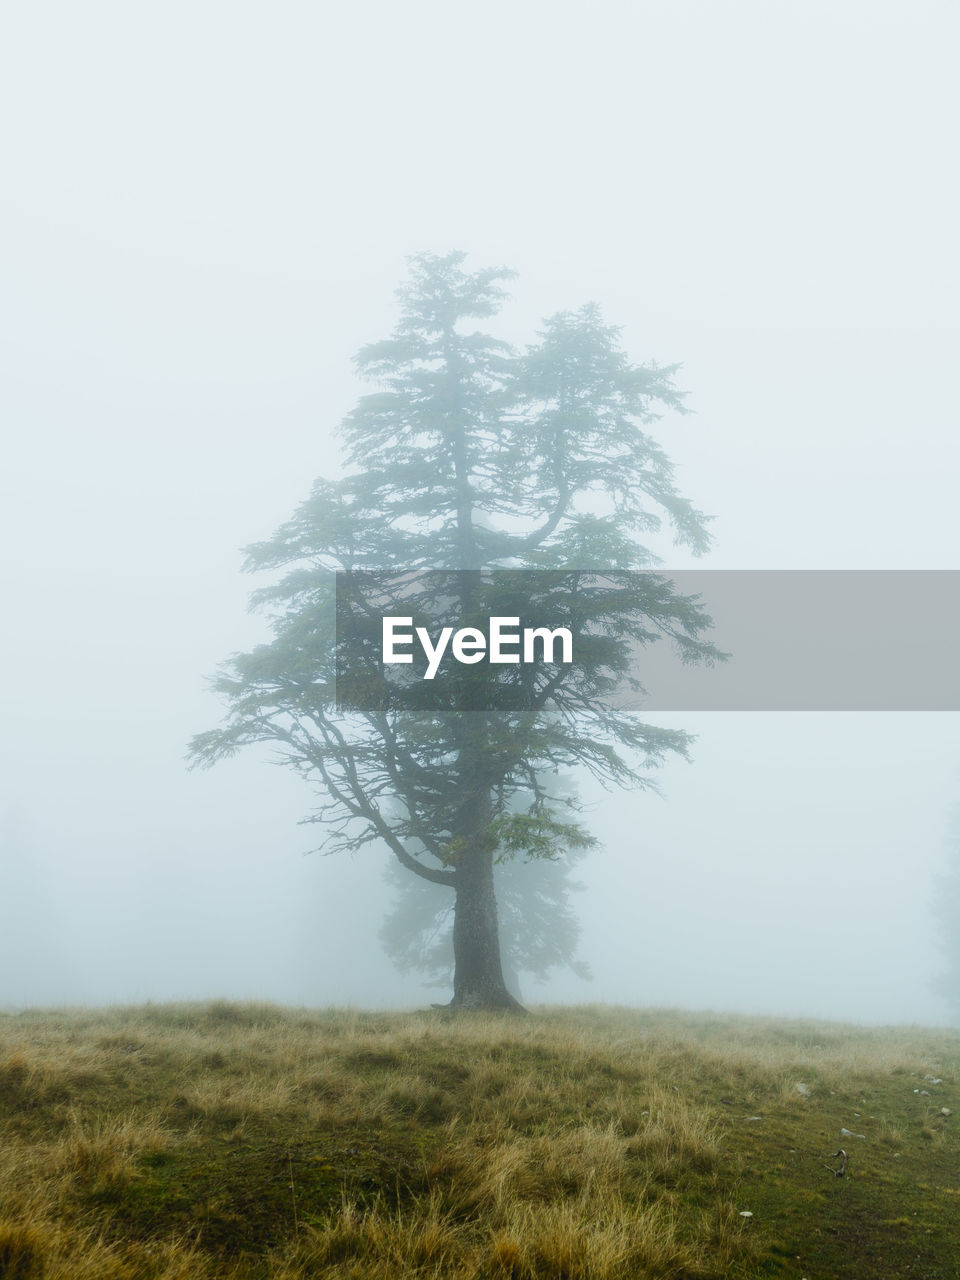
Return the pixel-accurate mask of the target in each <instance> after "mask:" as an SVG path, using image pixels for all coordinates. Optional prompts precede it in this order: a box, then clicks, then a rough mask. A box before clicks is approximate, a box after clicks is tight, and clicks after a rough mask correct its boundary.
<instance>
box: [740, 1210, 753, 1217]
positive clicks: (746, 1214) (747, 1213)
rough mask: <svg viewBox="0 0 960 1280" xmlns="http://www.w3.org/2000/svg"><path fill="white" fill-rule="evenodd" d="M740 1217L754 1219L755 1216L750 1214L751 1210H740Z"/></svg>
mask: <svg viewBox="0 0 960 1280" xmlns="http://www.w3.org/2000/svg"><path fill="white" fill-rule="evenodd" d="M740 1217H741V1218H752V1217H753V1214H752V1213H751V1212H750V1210H749V1209H741V1210H740Z"/></svg>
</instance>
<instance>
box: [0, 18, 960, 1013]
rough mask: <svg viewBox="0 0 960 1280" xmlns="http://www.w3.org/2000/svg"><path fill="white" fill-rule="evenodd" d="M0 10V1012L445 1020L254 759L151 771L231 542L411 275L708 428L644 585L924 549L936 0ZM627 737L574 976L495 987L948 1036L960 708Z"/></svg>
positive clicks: (685, 455) (939, 408) (947, 248)
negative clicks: (636, 369)
mask: <svg viewBox="0 0 960 1280" xmlns="http://www.w3.org/2000/svg"><path fill="white" fill-rule="evenodd" d="M0 24H2V31H0V97H2V109H0V118H2V120H3V121H4V124H3V126H2V129H3V169H4V173H5V184H4V185H5V189H6V191H5V196H4V200H3V207H2V213H0V218H2V221H3V235H2V243H3V253H2V259H3V280H2V301H0V308H2V325H3V350H4V353H5V360H4V365H5V369H4V375H3V393H2V396H3V420H4V424H5V428H6V430H5V437H6V444H5V448H4V465H3V468H2V474H0V486H2V494H0V521H2V536H0V556H2V560H3V594H2V601H3V606H4V607H3V616H4V622H3V627H2V632H0V645H2V657H0V663H2V672H3V694H2V752H3V755H2V766H3V767H2V779H0V839H2V851H0V886H2V908H0V910H2V917H0V1006H2V1007H7V1008H20V1007H23V1006H26V1005H33V1004H43V1005H48V1004H62V1003H76V1002H86V1003H103V1002H113V1001H142V1000H147V999H150V1000H169V999H196V998H205V997H211V996H228V997H233V998H258V999H269V1000H275V1001H282V1002H293V1003H305V1004H310V1005H323V1004H331V1003H335V1004H348V1003H352V1004H358V1005H375V1006H397V1007H417V1006H418V1005H422V1004H424V1003H425V1002H427V1001H429V1000H436V999H438V998H440V997H438V996H437V994H436V991H435V990H433V989H431V990H429V991H428V990H427V989H426V988H424V987H423V986H422V985H421V983H420V981H419V980H418V979H417V978H416V977H415V976H414V977H411V976H410V975H406V976H403V975H400V974H398V973H396V972H395V971H394V969H393V968H392V966H391V964H390V962H389V960H388V959H387V957H386V956H385V955H384V953H383V951H382V949H381V946H380V943H379V941H378V937H377V933H378V929H379V926H380V923H381V921H382V918H383V914H384V911H385V910H386V908H387V906H388V904H389V901H390V891H389V890H388V888H387V887H386V886H385V885H384V884H383V883H382V881H381V868H382V864H383V862H384V859H385V856H386V855H385V854H384V853H382V852H381V851H379V850H376V849H368V850H366V851H365V852H363V853H358V854H357V855H356V856H354V857H352V858H351V857H349V856H346V857H342V858H337V859H334V858H325V857H321V856H316V855H314V856H306V854H307V851H309V850H310V849H311V848H312V847H313V846H314V845H315V844H316V842H317V838H316V832H315V830H313V829H312V828H310V827H304V826H298V825H297V824H298V819H300V818H301V817H302V816H303V815H304V814H305V813H306V812H307V810H308V809H309V808H310V807H311V800H312V797H311V794H310V791H309V788H308V787H307V786H306V785H305V784H304V783H303V782H302V781H300V780H299V779H297V778H296V777H294V776H293V775H292V774H290V773H288V772H287V771H285V770H283V769H279V768H276V767H274V766H273V765H272V764H271V763H270V759H269V753H268V752H267V751H265V750H264V751H257V750H251V751H249V752H247V753H245V754H244V755H242V756H241V757H240V758H238V759H237V760H235V761H231V762H228V763H225V764H222V765H219V766H217V767H216V768H215V769H213V770H211V771H208V772H188V771H187V768H186V765H185V760H184V756H185V752H186V745H187V742H188V740H189V739H190V737H191V736H192V735H193V734H194V733H196V732H198V731H201V730H204V729H207V728H210V727H212V726H214V725H215V724H217V723H218V721H219V719H220V717H221V714H222V708H221V706H220V704H219V703H218V701H217V700H216V698H215V697H214V696H213V694H212V693H211V692H210V690H209V688H208V685H207V679H208V677H209V676H210V675H211V674H212V673H213V672H214V671H215V669H216V667H217V665H218V663H220V662H221V661H222V660H223V659H225V658H226V657H227V656H228V655H229V654H231V653H233V652H236V651H238V650H241V649H243V648H246V647H249V646H250V645H251V644H254V643H256V642H257V641H258V640H260V639H263V638H265V637H266V634H267V630H266V624H265V622H264V620H263V619H262V618H260V617H257V616H256V615H251V614H249V613H248V612H247V598H248V595H249V592H250V590H251V589H252V587H253V586H255V585H257V584H256V583H255V582H254V581H253V580H252V579H251V578H249V577H246V576H244V575H242V574H241V572H240V563H241V559H242V557H241V554H240V551H239V548H241V547H242V546H244V545H246V544H248V543H250V542H253V541H256V540H258V539H263V538H266V537H268V536H269V535H270V534H271V532H272V531H273V530H274V529H275V528H276V527H277V526H278V525H279V524H280V523H281V522H282V521H283V520H285V519H286V518H287V517H288V516H289V515H290V513H291V512H292V510H293V508H294V507H295V506H296V504H297V503H298V502H300V501H301V500H302V499H303V498H304V497H305V496H306V495H307V492H308V490H309V486H310V484H311V482H312V480H313V479H314V477H315V476H317V475H319V474H327V475H331V474H336V472H337V469H338V467H339V465H340V464H339V460H338V453H337V442H336V438H335V430H336V427H337V424H338V422H339V420H340V419H341V418H342V416H343V415H344V413H346V412H347V411H348V410H349V409H350V407H351V406H352V404H353V403H354V401H355V400H356V398H357V396H358V395H359V394H362V393H363V391H364V390H365V389H366V388H365V387H364V385H363V384H361V383H360V382H359V381H357V380H356V379H355V377H354V375H353V371H352V367H351V363H350V362H351V357H352V355H353V354H354V352H355V351H356V350H357V349H358V348H359V347H360V346H362V345H363V344H364V343H367V342H370V341H374V340H377V339H379V338H381V337H384V336H386V335H387V334H388V333H389V331H390V329H391V327H392V325H393V323H394V319H395V315H396V310H395V303H394V298H393V291H394V289H395V288H396V286H397V284H398V283H399V282H400V280H401V279H402V277H403V274H404V271H405V260H406V258H407V256H408V255H409V254H412V253H415V252H418V251H422V250H432V251H436V252H445V251H447V250H449V249H452V248H459V249H463V250H465V251H467V252H468V253H469V255H470V257H469V259H468V263H467V265H468V266H469V267H471V268H478V267H482V266H486V265H490V264H499V263H505V264H506V265H508V266H511V267H513V268H515V269H516V270H517V271H518V273H519V274H518V278H517V279H516V281H515V282H514V285H513V293H514V301H513V302H511V303H510V304H508V306H507V307H506V308H505V309H504V311H503V313H502V314H501V316H499V317H498V318H497V319H496V320H494V321H492V322H491V325H490V327H491V328H492V329H494V330H495V331H496V332H497V333H499V334H501V335H502V336H504V337H506V338H507V339H509V340H511V341H514V342H517V343H523V342H525V341H528V340H531V339H532V338H533V337H534V334H535V330H536V327H537V324H538V322H539V320H540V318H541V317H543V316H545V315H549V314H551V313H553V312H554V311H556V310H558V309H560V308H564V307H572V306H577V305H579V304H581V303H582V302H584V301H588V300H596V301H597V302H599V303H600V304H601V306H602V307H603V310H604V314H605V316H606V317H607V318H608V319H609V320H610V321H611V322H613V323H616V324H619V325H622V326H623V340H624V343H625V345H626V348H627V350H628V351H629V352H630V354H631V356H632V357H633V358H634V359H637V360H649V359H656V360H659V361H662V362H666V363H672V362H682V365H683V367H682V370H681V371H680V373H679V374H678V383H679V385H680V386H681V387H682V388H684V389H685V390H686V391H687V392H688V393H689V400H688V404H689V406H690V408H691V409H693V410H695V412H694V413H692V414H690V415H688V416H685V417H677V416H676V415H667V416H666V417H665V418H664V419H663V421H662V422H661V423H660V424H659V425H658V427H657V428H656V435H657V437H658V439H659V440H660V441H661V443H662V444H663V445H664V447H665V448H666V450H667V452H668V453H669V454H670V455H671V457H673V458H674V460H675V461H676V463H677V464H678V468H679V479H680V486H681V488H682V490H683V492H685V493H686V494H688V495H689V496H690V497H691V498H692V499H693V500H694V501H695V502H696V504H697V505H698V506H700V507H702V508H704V509H705V510H706V511H708V512H711V513H714V514H715V520H714V522H713V524H712V530H713V535H714V539H715V545H714V550H713V551H712V552H711V553H710V555H709V556H708V557H707V558H706V559H705V560H703V561H696V562H692V561H691V559H690V557H689V556H688V555H687V554H686V553H683V554H681V553H679V552H677V551H676V550H674V549H673V548H672V547H671V545H670V542H669V539H668V538H664V539H662V540H661V541H659V542H657V541H654V542H653V544H652V545H653V546H654V549H655V550H656V551H657V552H658V553H659V554H660V555H661V556H662V557H663V559H664V562H665V564H666V565H667V566H668V567H671V568H676V569H680V568H685V567H691V564H692V563H696V564H698V565H702V566H703V567H709V568H712V569H752V568H764V569H801V568H803V569H840V568H842V569H957V568H960V564H958V549H960V548H958V536H957V505H956V484H957V475H958V469H960V443H958V440H960V435H958V431H957V427H956V422H957V414H956V407H955V406H956V392H955V385H954V384H955V375H954V368H953V365H954V362H955V352H956V349H957V337H958V335H957V332H956V330H957V319H956V317H957V314H958V309H957V286H958V261H957V251H956V245H957V237H956V227H957V225H958V222H960V210H958V207H957V205H958V201H957V178H956V166H955V164H953V163H952V162H951V161H950V156H951V155H952V154H953V151H954V150H955V139H954V131H955V130H954V121H955V119H956V109H957V103H956V89H955V87H954V85H955V68H954V61H955V55H954V50H955V47H956V43H955V42H956V38H957V35H958V34H960V33H958V30H957V28H958V26H960V22H958V18H957V11H956V9H955V8H954V7H953V6H950V5H947V4H946V3H929V4H924V3H919V4H918V3H912V4H910V5H907V4H906V3H902V2H898V3H883V2H881V3H876V2H871V3H867V2H863V3H861V2H860V0H845V2H844V3H841V4H839V5H838V4H836V3H833V4H826V3H819V2H816V0H807V2H806V3H804V4H802V5H801V4H796V5H790V4H785V3H774V4H771V3H769V0H757V2H756V3H747V2H745V0H730V2H729V3H724V4H719V5H717V4H708V3H692V2H690V0H669V2H668V0H663V2H662V3H651V2H650V0H642V2H641V3H637V4H633V3H602V2H601V3H599V4H594V5H590V6H587V5H586V4H571V3H560V4H545V3H539V2H528V3H525V4H523V5H507V4H505V3H500V2H499V0H494V2H493V3H490V2H489V0H488V3H486V4H484V5H482V6H481V5H479V4H465V5H449V4H440V3H420V2H416V3H410V4H405V5H388V4H386V3H369V2H367V3H364V2H361V3H358V4H355V5H351V6H338V7H336V8H334V7H333V6H325V5H309V4H305V3H280V4H276V5H271V6H266V5H249V4H239V5H228V4H226V3H220V2H212V0H206V2H204V0H201V2H200V3H199V4H191V5H189V6H188V5H186V4H179V3H172V4H171V3H168V4H164V5H162V6H160V5H133V6H131V5H122V4H119V3H117V4H102V3H96V2H94V3H90V4H85V5H83V6H79V7H78V6H74V5H68V4H66V3H59V4H57V3H44V2H43V0H39V2H38V3H35V4H31V5H27V4H14V5H11V6H8V7H7V9H6V10H5V13H4V16H3V18H2V20H0ZM913 621H914V625H916V626H918V627H922V626H923V619H915V620H913ZM883 624H884V620H882V619H881V620H878V625H880V626H882V625H883ZM721 642H722V638H721ZM657 722H658V723H663V724H669V725H671V726H674V727H681V728H686V729H688V730H690V731H691V732H692V733H695V734H696V735H698V741H697V743H696V744H695V746H694V748H693V752H692V755H693V761H692V763H690V764H686V763H683V762H681V761H676V762H673V763H671V764H669V765H668V766H667V767H666V768H665V769H663V770H661V771H660V774H659V777H658V779H657V781H658V783H659V786H660V794H659V795H655V794H652V793H650V792H646V793H641V794H637V793H616V792H614V793H611V794H604V793H602V792H601V791H599V789H598V788H597V787H596V786H595V785H594V784H589V783H587V782H583V783H582V784H581V788H582V793H583V796H584V799H585V800H586V801H587V802H588V805H589V806H590V808H589V811H588V814H587V821H588V823H589V824H590V826H591V828H592V829H593V830H594V831H595V833H596V834H597V835H598V836H599V837H600V839H601V841H602V846H603V847H602V848H601V849H598V850H597V851H595V852H593V853H591V854H590V856H589V858H588V859H587V860H586V861H584V862H583V863H581V864H580V866H579V867H578V868H577V878H578V879H580V880H582V881H584V883H585V885H586V887H585V889H584V890H583V892H581V893H578V894H577V895H576V906H577V909H578V911H579V913H580V915H581V918H582V922H583V935H582V940H581V946H580V955H581V956H582V957H583V958H584V959H586V960H587V961H589V963H590V964H591V965H592V967H593V970H594V975H595V976H594V979H593V981H592V982H586V981H583V980H581V979H578V978H575V977H573V976H572V975H565V974H564V973H562V972H559V973H558V974H557V975H556V977H555V978H554V979H553V980H551V981H550V982H548V983H546V984H544V985H542V986H538V985H537V984H535V983H530V984H529V985H525V987H524V996H525V998H526V999H527V1000H530V1001H539V1000H546V1001H550V1000H560V1001H569V1000H573V1001H612V1002H622V1003H627V1004H632V1005H679V1006H684V1007H689V1008H708V1007H709V1008H715V1009H731V1010H744V1011H749V1012H759V1013H770V1014H803V1015H811V1016H818V1017H830V1018H845V1019H854V1020H861V1021H869V1022H877V1021H882V1022H892V1021H897V1022H940V1021H944V1020H945V1019H946V1018H947V1008H946V1006H945V1005H944V1004H943V1003H942V1002H941V1001H940V999H939V997H937V996H936V995H935V994H934V992H933V990H932V988H931V981H932V979H933V978H934V977H935V975H936V973H937V972H938V969H939V967H940V965H941V958H940V953H939V946H938V939H937V935H936V927H935V922H934V915H933V910H932V909H933V906H934V903H935V901H936V897H937V893H938V889H937V882H936V877H937V875H938V873H940V872H941V871H942V870H943V868H944V865H945V850H944V843H943V834H944V828H945V824H946V820H947V814H948V810H949V808H950V806H951V805H952V804H954V803H955V802H956V801H957V800H960V717H958V716H957V714H955V713H948V712H939V713H937V712H929V713H922V714H921V713H906V712H900V713H882V712H872V713H859V714H834V713H831V714H828V713H818V712H809V713H791V714H775V713H741V714H736V713H722V714H721V713H711V714H699V715H697V714H689V715H688V714H683V715H681V714H679V713H672V714H670V715H666V714H665V715H661V716H658V717H657ZM957 927H958V928H960V922H958V925H957Z"/></svg>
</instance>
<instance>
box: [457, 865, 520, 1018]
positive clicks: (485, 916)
mask: <svg viewBox="0 0 960 1280" xmlns="http://www.w3.org/2000/svg"><path fill="white" fill-rule="evenodd" d="M456 889H457V901H456V905H455V907H454V914H453V956H454V974H453V1000H452V1001H451V1002H450V1007H451V1008H452V1009H511V1010H513V1011H514V1012H517V1013H525V1012H526V1010H525V1009H524V1007H523V1005H522V1004H520V1002H519V1001H518V1000H515V999H514V997H513V996H512V995H511V994H510V992H509V991H508V990H507V985H506V983H505V982H504V980H503V968H502V965H501V963H500V928H499V924H498V921H497V899H496V896H495V894H494V891H493V850H492V849H489V848H485V847H484V844H483V842H481V841H478V842H477V843H476V844H475V845H474V846H473V847H471V848H470V849H469V850H468V851H465V853H464V855H463V856H462V857H461V859H460V861H459V862H458V864H457V885H456Z"/></svg>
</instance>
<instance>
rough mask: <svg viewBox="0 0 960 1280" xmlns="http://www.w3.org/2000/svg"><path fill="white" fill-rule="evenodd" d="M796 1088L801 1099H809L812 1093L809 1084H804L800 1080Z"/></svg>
mask: <svg viewBox="0 0 960 1280" xmlns="http://www.w3.org/2000/svg"><path fill="white" fill-rule="evenodd" d="M794 1088H795V1089H796V1091H797V1093H799V1095H800V1097H801V1098H809V1097H810V1094H811V1092H812V1090H811V1088H810V1086H809V1085H808V1084H804V1083H803V1081H802V1080H799V1081H798V1082H797V1083H796V1085H794Z"/></svg>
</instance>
